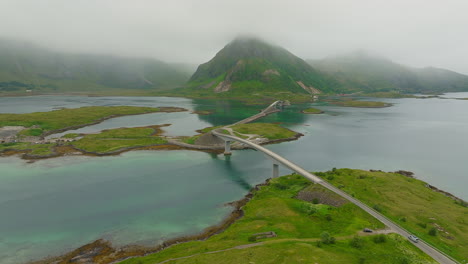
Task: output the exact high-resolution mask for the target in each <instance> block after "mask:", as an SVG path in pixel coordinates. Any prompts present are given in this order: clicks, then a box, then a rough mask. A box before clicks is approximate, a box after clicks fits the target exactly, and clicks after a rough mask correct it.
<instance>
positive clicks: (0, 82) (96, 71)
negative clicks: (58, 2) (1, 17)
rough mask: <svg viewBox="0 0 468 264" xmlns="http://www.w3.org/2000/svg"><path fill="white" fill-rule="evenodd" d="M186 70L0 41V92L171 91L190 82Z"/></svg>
mask: <svg viewBox="0 0 468 264" xmlns="http://www.w3.org/2000/svg"><path fill="white" fill-rule="evenodd" d="M188 69H189V67H187V66H184V65H175V64H174V65H172V64H168V63H165V62H162V61H159V60H155V59H144V58H125V57H117V56H110V55H91V54H66V53H59V52H54V51H50V50H47V49H44V48H41V47H39V46H36V45H33V44H29V43H23V42H19V41H11V40H4V39H0V91H13V92H14V91H23V90H26V89H33V90H35V91H56V92H64V91H66V92H74V91H96V90H103V89H109V88H118V89H132V90H135V89H147V90H150V89H161V88H173V87H177V86H181V85H183V84H184V83H185V82H186V81H187V80H188V79H189V77H190V74H191V73H192V72H189V70H188Z"/></svg>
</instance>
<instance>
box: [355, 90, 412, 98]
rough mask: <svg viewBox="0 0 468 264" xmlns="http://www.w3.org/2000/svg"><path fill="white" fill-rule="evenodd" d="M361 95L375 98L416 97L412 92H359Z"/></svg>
mask: <svg viewBox="0 0 468 264" xmlns="http://www.w3.org/2000/svg"><path fill="white" fill-rule="evenodd" d="M361 95H362V96H368V97H377V98H418V96H415V95H412V94H403V93H400V92H396V91H395V92H375V93H365V94H361Z"/></svg>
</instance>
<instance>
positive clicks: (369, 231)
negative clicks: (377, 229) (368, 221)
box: [362, 228, 373, 233]
mask: <svg viewBox="0 0 468 264" xmlns="http://www.w3.org/2000/svg"><path fill="white" fill-rule="evenodd" d="M362 231H363V232H366V233H372V232H373V231H372V229H370V228H364V229H363V230H362Z"/></svg>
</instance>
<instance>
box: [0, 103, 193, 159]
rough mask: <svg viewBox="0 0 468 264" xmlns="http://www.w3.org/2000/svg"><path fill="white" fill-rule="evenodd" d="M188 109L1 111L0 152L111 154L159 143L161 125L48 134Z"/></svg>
mask: <svg viewBox="0 0 468 264" xmlns="http://www.w3.org/2000/svg"><path fill="white" fill-rule="evenodd" d="M181 111H187V110H186V109H183V108H179V107H157V108H155V107H136V106H89V107H81V108H73V109H60V110H54V111H50V112H36V113H26V114H0V139H1V141H0V155H3V156H9V155H15V154H23V155H22V157H23V158H25V159H39V158H50V157H57V156H62V155H68V154H97V155H101V154H112V153H119V152H121V151H120V150H125V149H132V148H136V147H148V146H155V145H158V146H159V145H162V144H164V143H165V142H166V141H165V140H163V139H162V138H159V137H157V136H154V135H156V134H158V131H157V130H158V128H159V127H160V126H153V127H147V128H122V129H113V130H107V131H103V132H101V133H100V134H93V135H78V134H73V133H71V134H66V135H64V136H63V137H61V138H55V139H46V138H45V137H46V136H48V135H52V134H55V133H60V132H64V131H67V130H72V129H77V128H81V127H85V126H89V125H94V124H98V123H100V122H102V121H104V120H107V119H110V118H114V117H119V116H126V115H140V114H147V113H158V112H160V113H170V112H181Z"/></svg>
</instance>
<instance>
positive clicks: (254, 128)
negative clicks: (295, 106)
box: [171, 123, 303, 150]
mask: <svg viewBox="0 0 468 264" xmlns="http://www.w3.org/2000/svg"><path fill="white" fill-rule="evenodd" d="M214 129H221V131H220V132H221V133H224V134H227V135H233V136H236V137H239V138H242V139H247V140H250V141H252V142H255V143H256V144H261V145H263V144H272V143H278V142H284V141H291V140H296V139H298V138H300V137H301V136H303V134H301V133H297V132H295V131H292V130H290V129H287V128H284V127H282V126H280V125H278V124H271V123H247V124H237V125H230V126H216V127H207V128H204V129H201V130H199V131H198V132H199V133H200V134H198V135H195V136H192V137H181V138H179V139H178V140H177V141H171V142H172V143H174V144H177V145H179V146H183V147H186V148H195V149H211V150H223V149H224V142H223V141H222V140H221V139H219V138H217V137H214V136H213V135H211V133H209V132H210V131H211V130H214ZM232 148H233V149H244V148H246V146H244V145H243V144H241V143H239V142H233V143H232Z"/></svg>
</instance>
